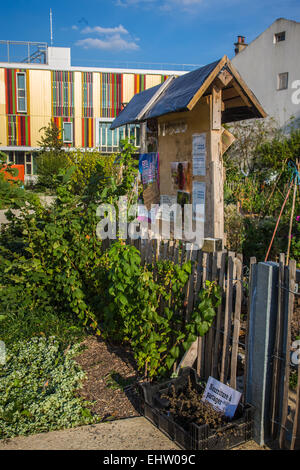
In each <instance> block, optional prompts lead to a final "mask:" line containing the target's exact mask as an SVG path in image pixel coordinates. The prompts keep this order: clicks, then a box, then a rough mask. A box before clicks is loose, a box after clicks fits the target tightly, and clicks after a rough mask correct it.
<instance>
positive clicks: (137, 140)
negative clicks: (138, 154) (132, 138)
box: [135, 126, 140, 147]
mask: <svg viewBox="0 0 300 470" xmlns="http://www.w3.org/2000/svg"><path fill="white" fill-rule="evenodd" d="M135 145H136V146H137V147H139V146H140V126H136V143H135Z"/></svg>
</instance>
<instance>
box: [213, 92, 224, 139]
mask: <svg viewBox="0 0 300 470" xmlns="http://www.w3.org/2000/svg"><path fill="white" fill-rule="evenodd" d="M221 126H222V90H220V88H217V87H216V86H215V85H213V86H212V100H211V129H212V130H214V131H218V130H220V129H221Z"/></svg>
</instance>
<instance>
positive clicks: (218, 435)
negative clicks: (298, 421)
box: [141, 367, 254, 450]
mask: <svg viewBox="0 0 300 470" xmlns="http://www.w3.org/2000/svg"><path fill="white" fill-rule="evenodd" d="M189 377H190V380H191V383H192V386H193V388H195V389H196V390H197V391H198V392H199V393H201V394H202V393H203V391H204V388H203V386H201V385H199V384H198V381H197V375H196V371H195V370H194V369H192V368H190V367H185V368H183V369H181V370H180V373H179V377H178V378H176V379H171V380H168V381H165V382H162V383H159V384H154V385H152V384H148V383H144V384H141V395H142V397H143V398H142V399H143V401H144V405H143V407H142V409H143V414H144V416H145V417H146V418H147V419H148V420H149V421H151V423H153V424H154V425H155V426H157V427H158V428H159V429H160V431H162V432H163V433H164V434H165V435H166V436H168V437H169V438H170V439H171V440H173V441H174V442H175V443H176V444H177V445H178V446H179V447H181V448H182V449H185V450H224V449H231V448H232V447H235V446H237V445H239V444H242V443H244V442H246V441H249V440H251V439H252V432H253V413H254V407H253V406H251V405H248V404H247V405H242V404H240V405H239V406H238V408H237V410H236V413H235V415H234V418H233V419H232V420H231V421H229V422H228V423H226V424H225V425H224V426H221V427H220V428H218V429H216V430H215V429H211V428H210V427H209V426H208V424H203V425H200V426H198V425H197V424H195V423H191V424H190V425H189V427H188V429H184V428H183V427H181V426H180V425H179V424H178V423H176V422H175V421H174V419H173V417H172V415H171V413H170V412H168V410H167V408H168V400H167V399H166V398H162V395H166V394H167V393H168V390H170V387H171V386H172V387H173V386H174V387H175V391H176V393H177V392H180V391H181V390H182V389H183V388H185V386H186V385H187V383H188V379H189Z"/></svg>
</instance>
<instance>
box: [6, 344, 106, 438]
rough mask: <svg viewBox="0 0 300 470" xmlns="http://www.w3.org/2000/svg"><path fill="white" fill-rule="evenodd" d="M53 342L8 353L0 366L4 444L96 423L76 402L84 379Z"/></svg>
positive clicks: (80, 402)
mask: <svg viewBox="0 0 300 470" xmlns="http://www.w3.org/2000/svg"><path fill="white" fill-rule="evenodd" d="M79 351H80V346H79V345H75V346H73V347H71V348H70V349H69V350H68V351H67V352H65V353H64V351H63V350H62V348H61V345H60V343H59V342H58V341H56V340H55V338H49V339H45V338H33V339H31V340H30V341H24V342H17V343H15V344H14V345H11V346H10V347H8V348H7V360H6V364H4V365H0V378H1V380H0V439H4V438H10V437H14V436H18V435H26V434H35V433H41V432H48V431H54V430H56V429H61V428H71V427H74V426H79V425H82V424H90V423H95V422H97V421H98V418H97V417H96V416H92V415H91V413H90V411H89V410H88V408H87V406H88V405H89V403H88V402H85V401H83V399H81V398H79V397H76V395H75V392H76V389H77V388H78V387H79V386H80V383H81V381H82V380H83V378H84V375H85V374H84V373H83V371H82V370H81V369H80V367H79V366H78V365H77V364H76V363H75V362H74V360H73V357H74V355H76V354H78V353H79Z"/></svg>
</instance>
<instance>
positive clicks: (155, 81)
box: [146, 75, 161, 89]
mask: <svg viewBox="0 0 300 470" xmlns="http://www.w3.org/2000/svg"><path fill="white" fill-rule="evenodd" d="M160 84H161V75H146V89H148V88H151V87H153V86H156V85H160Z"/></svg>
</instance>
